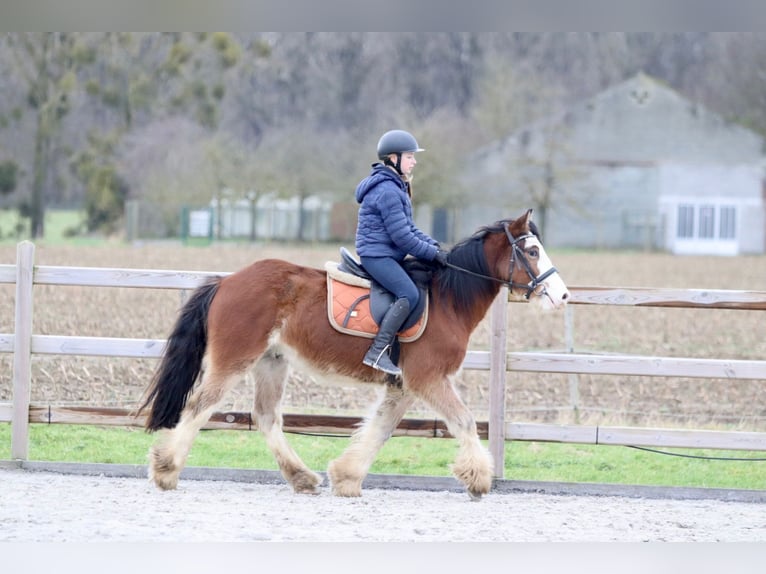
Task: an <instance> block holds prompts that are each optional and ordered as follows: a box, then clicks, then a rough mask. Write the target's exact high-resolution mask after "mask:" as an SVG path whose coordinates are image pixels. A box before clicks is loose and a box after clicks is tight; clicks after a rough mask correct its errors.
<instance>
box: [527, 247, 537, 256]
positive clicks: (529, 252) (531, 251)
mask: <svg viewBox="0 0 766 574" xmlns="http://www.w3.org/2000/svg"><path fill="white" fill-rule="evenodd" d="M527 253H528V254H529V256H530V257H534V258H535V259H537V258H538V257H540V252H539V251H538V250H537V249H536V248H535V247H533V248H532V249H530V250H529V251H528V252H527Z"/></svg>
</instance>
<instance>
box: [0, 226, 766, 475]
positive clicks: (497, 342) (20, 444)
mask: <svg viewBox="0 0 766 574" xmlns="http://www.w3.org/2000/svg"><path fill="white" fill-rule="evenodd" d="M34 251H35V247H34V244H32V243H30V242H26V241H25V242H22V243H20V244H19V245H18V248H17V262H16V265H0V284H2V283H15V285H16V303H15V333H11V334H2V333H0V352H4V353H13V397H12V402H11V403H0V422H10V423H11V426H12V430H11V457H12V458H13V459H19V460H26V459H27V457H28V452H29V424H30V423H48V424H50V423H68V424H99V425H118V426H142V425H143V423H144V419H143V418H134V417H133V416H132V415H131V414H130V412H129V411H128V410H127V409H120V408H103V407H62V406H52V405H36V404H32V403H31V400H30V397H31V385H32V380H31V362H32V355H33V354H55V355H82V356H108V357H141V358H156V357H160V356H161V354H162V352H163V349H164V345H165V340H163V339H129V338H108V337H78V336H70V335H35V334H34V333H32V313H33V287H34V286H35V285H79V286H93V287H134V288H161V289H193V288H195V287H196V286H198V285H199V284H200V283H202V282H203V281H204V280H205V279H206V278H208V277H211V276H214V275H221V274H220V273H212V272H210V273H205V272H190V271H170V270H168V271H163V270H146V269H114V268H89V267H55V266H35V265H34ZM569 289H570V292H571V295H572V297H571V299H570V305H616V306H625V305H628V306H648V307H677V308H704V309H740V310H749V311H764V310H766V292H762V291H734V290H697V289H632V288H604V287H576V286H570V287H569ZM507 304H508V292H507V289H506V288H503V289H502V291H501V294H500V295H499V296H498V298H497V299H496V301H495V302H494V304H493V305H492V308H491V310H490V329H491V337H490V340H491V342H490V351H469V352H468V354H467V355H466V358H465V361H464V363H463V368H465V369H476V370H484V371H489V379H490V381H489V385H490V392H489V417H488V418H489V420H488V421H480V422H479V423H478V429H479V434H480V435H481V436H482V438H486V439H488V440H489V448H490V451H491V452H492V454H493V456H494V458H495V461H496V465H495V466H496V474H497V476H498V477H502V473H503V466H504V464H503V460H504V448H503V447H504V443H505V441H508V440H527V441H547V442H566V443H581V444H607V445H630V446H655V447H681V448H709V449H731V450H758V451H766V433H759V432H734V431H709V430H678V429H656V428H654V429H652V428H639V427H616V426H609V427H607V426H593V425H576V424H572V425H552V424H527V423H506V422H505V398H506V396H505V395H506V389H505V375H506V372H508V371H526V372H547V373H569V374H602V375H640V376H650V377H692V378H715V379H750V380H754V379H755V380H760V379H763V380H766V361H756V360H719V359H696V358H672V357H656V356H639V355H614V354H609V355H598V354H582V353H573V352H572V353H551V352H513V353H508V352H507V351H506V328H507V326H506V305H507ZM284 418H285V421H284V422H285V430H287V431H303V432H339V433H350V432H351V431H352V430H353V428H354V426H355V425H356V423H358V422H359V420H360V419H359V418H357V417H341V416H321V415H299V414H295V415H291V414H286V415H285V417H284ZM206 428H228V429H244V430H255V429H254V422H253V421H252V419H251V418H250V414H249V413H236V412H230V413H216V414H214V415H213V417H212V418H211V419H210V421H209V423H208V424H207V425H206ZM394 434H395V435H397V436H425V437H448V436H449V434H448V432H447V429H446V427H445V425H444V424H442V423H439V422H437V423H434V421H433V420H417V419H405V420H403V421H402V422H401V424H400V425H399V427H398V429H397V430H396V431H395V433H394Z"/></svg>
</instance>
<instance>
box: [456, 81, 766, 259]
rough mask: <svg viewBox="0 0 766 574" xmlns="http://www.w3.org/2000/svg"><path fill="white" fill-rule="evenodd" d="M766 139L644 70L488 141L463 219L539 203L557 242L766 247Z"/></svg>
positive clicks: (548, 239)
mask: <svg viewBox="0 0 766 574" xmlns="http://www.w3.org/2000/svg"><path fill="white" fill-rule="evenodd" d="M764 149H765V148H764V138H763V137H761V136H760V135H758V134H757V133H755V132H753V131H750V130H748V129H745V128H744V127H742V126H739V125H736V124H734V123H731V122H727V121H726V120H725V119H723V118H722V117H720V116H719V115H716V114H714V113H712V112H711V111H710V110H708V109H706V108H704V107H703V106H702V105H700V104H698V103H695V102H693V101H689V100H688V99H685V98H684V97H682V96H681V95H680V94H679V93H677V92H676V91H675V90H673V89H672V88H670V87H669V86H667V85H666V84H665V83H663V82H661V81H659V80H657V79H655V78H652V77H650V76H648V75H646V74H643V73H641V74H638V75H636V76H634V77H632V78H630V79H628V80H627V81H625V82H623V83H621V84H618V85H615V86H613V87H611V88H609V89H607V90H605V91H603V92H602V93H599V94H597V95H596V96H594V97H592V98H590V99H588V100H586V101H583V102H580V103H579V104H577V105H575V106H573V107H571V108H569V109H567V110H565V111H563V112H562V113H561V114H559V115H558V116H556V117H551V118H545V119H544V120H542V121H539V122H536V123H533V124H530V125H528V126H525V127H524V128H522V129H520V130H518V131H516V132H514V133H512V134H510V135H509V136H508V137H507V138H504V139H502V140H500V141H497V142H493V143H492V144H491V145H489V146H487V147H485V148H482V149H480V150H478V151H477V153H476V155H475V156H474V158H473V162H472V164H471V165H472V167H473V168H474V169H472V173H471V175H470V176H467V183H468V184H469V185H470V186H471V187H472V188H473V189H474V190H481V192H479V191H476V192H475V201H474V202H473V203H474V205H473V206H472V207H471V208H469V209H467V210H466V211H465V212H461V215H462V217H461V218H460V221H455V222H454V223H455V225H454V226H453V228H454V229H455V232H456V235H458V236H465V235H467V234H470V232H471V231H472V230H473V229H475V228H476V226H477V223H480V222H485V223H486V221H488V220H489V219H492V217H493V216H494V215H495V214H497V212H498V209H499V208H502V210H503V212H507V213H509V214H515V213H516V212H519V213H520V212H522V211H523V209H525V208H526V207H536V209H537V219H538V221H541V222H542V223H543V227H544V235H545V236H544V240H545V243H546V245H547V246H550V247H575V248H590V249H593V248H596V249H598V248H604V249H643V250H663V251H669V252H672V253H675V254H716V255H737V254H762V253H764V252H765V251H766V233H765V231H764V229H765V228H766V215H765V214H766V207H765V202H766V200H765V196H766V186H765V185H764V173H765V167H766V156H765V155H764ZM488 212H489V214H490V215H488Z"/></svg>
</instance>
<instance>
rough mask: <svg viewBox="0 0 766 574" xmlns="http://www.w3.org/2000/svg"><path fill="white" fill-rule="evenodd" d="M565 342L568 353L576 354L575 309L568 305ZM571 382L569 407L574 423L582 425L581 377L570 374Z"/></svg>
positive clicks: (565, 320)
mask: <svg viewBox="0 0 766 574" xmlns="http://www.w3.org/2000/svg"><path fill="white" fill-rule="evenodd" d="M564 340H565V343H566V347H567V352H568V353H574V309H572V306H571V305H567V306H566V308H565V309H564ZM567 378H568V380H569V405H570V406H571V407H572V419H573V420H572V422H574V424H579V423H580V377H579V376H578V375H577V373H570V374H569V375H568V377H567Z"/></svg>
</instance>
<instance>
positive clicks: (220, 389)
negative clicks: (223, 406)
mask: <svg viewBox="0 0 766 574" xmlns="http://www.w3.org/2000/svg"><path fill="white" fill-rule="evenodd" d="M245 372H246V371H237V372H220V371H219V370H217V369H216V368H215V367H214V366H212V365H208V368H207V369H206V370H205V372H204V374H203V375H202V380H201V381H200V384H199V386H198V387H197V388H196V389H195V390H194V392H193V393H192V395H191V396H190V397H189V400H188V401H187V403H186V406H185V407H184V410H183V412H182V413H181V418H180V420H179V421H178V424H177V425H176V426H175V427H173V428H172V429H168V430H165V431H163V435H162V437H161V438H160V439H159V440H158V441H157V443H156V444H155V445H153V446H152V448H151V450H150V451H149V478H150V479H151V480H153V481H154V483H155V484H156V485H157V486H158V487H159V488H161V489H163V490H172V489H174V488H175V487H176V486H177V485H178V476H179V475H180V474H181V471H182V470H183V467H184V466H185V465H186V459H187V457H188V456H189V451H190V450H191V447H192V443H193V442H194V439H195V438H196V437H197V433H198V432H199V430H200V429H201V428H202V426H203V425H204V424H205V423H206V422H207V421H208V419H209V418H210V415H212V414H213V411H214V410H215V407H216V405H218V404H219V403H220V402H221V400H223V398H224V397H225V395H226V393H227V392H228V391H229V390H230V389H231V388H232V387H233V386H234V385H235V384H236V383H237V381H239V380H240V379H241V378H242V376H243V375H244V373H245Z"/></svg>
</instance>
